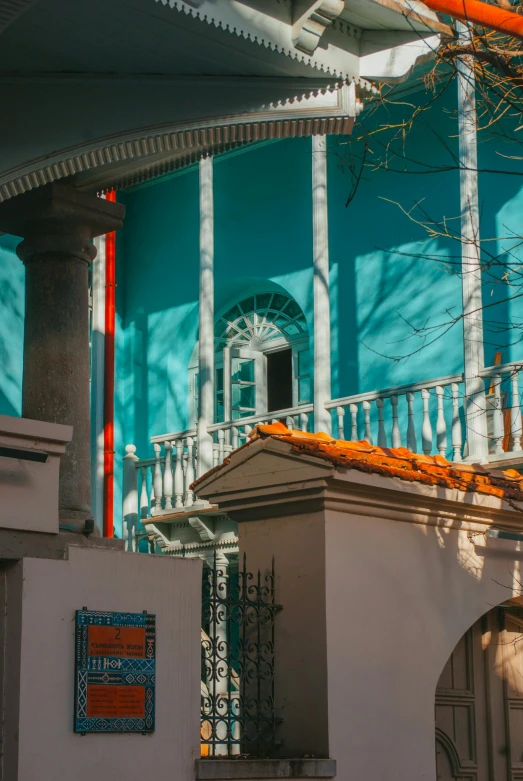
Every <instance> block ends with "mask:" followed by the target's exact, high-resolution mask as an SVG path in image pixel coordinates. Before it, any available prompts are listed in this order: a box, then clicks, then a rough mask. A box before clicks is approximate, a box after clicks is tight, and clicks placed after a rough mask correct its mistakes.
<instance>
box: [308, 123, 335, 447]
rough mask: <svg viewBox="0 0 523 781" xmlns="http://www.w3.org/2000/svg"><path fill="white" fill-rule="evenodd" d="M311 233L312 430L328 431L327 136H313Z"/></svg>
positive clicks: (329, 389) (329, 332) (329, 427)
mask: <svg viewBox="0 0 523 781" xmlns="http://www.w3.org/2000/svg"><path fill="white" fill-rule="evenodd" d="M312 221H313V222H312V233H313V247H314V249H313V255H314V431H316V432H317V431H325V432H327V434H330V433H331V417H330V413H329V412H328V411H327V410H326V409H325V402H326V401H330V398H331V325H330V299H329V217H328V206H327V137H326V136H313V137H312Z"/></svg>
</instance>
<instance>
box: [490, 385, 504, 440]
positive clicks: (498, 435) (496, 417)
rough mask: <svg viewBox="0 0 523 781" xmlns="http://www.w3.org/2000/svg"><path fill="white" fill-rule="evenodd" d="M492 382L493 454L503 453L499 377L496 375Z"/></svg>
mask: <svg viewBox="0 0 523 781" xmlns="http://www.w3.org/2000/svg"><path fill="white" fill-rule="evenodd" d="M493 381H494V410H493V416H492V417H493V420H492V438H493V440H494V441H493V445H494V453H496V454H497V453H502V452H503V410H502V409H501V375H500V374H496V375H495V376H494V377H493Z"/></svg>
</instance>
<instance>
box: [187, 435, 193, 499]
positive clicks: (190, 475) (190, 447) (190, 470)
mask: <svg viewBox="0 0 523 781" xmlns="http://www.w3.org/2000/svg"><path fill="white" fill-rule="evenodd" d="M192 483H194V439H193V438H192V437H187V471H186V473H185V506H186V507H190V506H191V505H192V504H193V502H194V493H193V492H192V491H191V485H192Z"/></svg>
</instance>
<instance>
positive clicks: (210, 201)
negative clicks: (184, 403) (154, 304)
mask: <svg viewBox="0 0 523 781" xmlns="http://www.w3.org/2000/svg"><path fill="white" fill-rule="evenodd" d="M199 318H200V334H199V369H198V382H199V394H198V464H197V471H198V475H197V476H198V477H199V476H200V475H203V474H204V473H205V472H207V470H209V469H212V466H213V460H212V436H211V434H209V433H208V432H207V426H209V425H210V424H211V423H212V422H213V419H214V198H213V162H212V157H204V158H202V159H201V160H200V302H199Z"/></svg>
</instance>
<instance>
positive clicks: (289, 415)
mask: <svg viewBox="0 0 523 781" xmlns="http://www.w3.org/2000/svg"><path fill="white" fill-rule="evenodd" d="M481 378H482V380H483V383H482V384H481V383H480V385H479V390H476V391H475V392H474V394H472V395H470V392H469V395H467V394H466V388H465V384H466V383H465V378H464V376H463V375H462V374H455V375H452V376H447V377H438V378H436V379H432V380H427V381H424V382H417V383H413V384H410V385H402V386H399V387H395V388H386V389H383V390H377V391H372V392H368V393H359V394H356V395H354V396H346V397H344V398H340V399H333V400H332V401H329V402H327V403H326V404H325V409H326V410H327V411H328V412H329V414H330V416H331V422H332V433H333V436H334V437H335V438H337V439H347V440H350V441H358V440H362V439H364V440H367V441H368V442H370V443H372V444H375V445H378V446H380V447H393V448H397V447H406V448H407V449H408V450H410V451H412V452H416V453H423V454H425V455H436V454H439V455H441V456H443V457H444V458H446V459H448V460H449V461H455V462H461V461H466V462H474V463H477V462H488V463H489V464H490V465H491V466H492V465H498V466H499V467H500V468H501V469H505V468H510V467H512V468H513V467H518V466H520V465H522V464H523V450H522V445H521V438H522V423H521V401H522V395H521V390H520V382H521V381H522V379H523V363H517V362H514V363H508V364H504V365H502V366H491V367H488V368H486V369H484V370H483V371H482V372H481ZM482 386H483V387H482ZM313 412H314V409H313V405H312V404H308V405H303V406H300V407H295V408H291V409H285V410H280V411H279V412H273V413H270V415H267V413H265V414H263V415H252V416H250V417H243V418H238V419H236V420H230V421H228V422H226V423H214V424H213V425H211V426H209V427H208V432H209V433H210V434H211V435H212V439H213V445H212V449H213V464H214V466H216V465H218V464H221V463H223V461H224V460H225V459H226V458H227V456H228V455H229V453H231V452H232V451H233V450H235V449H236V448H238V447H241V445H242V444H244V443H245V442H246V441H247V439H248V438H249V435H250V433H251V431H252V430H253V428H254V427H255V426H256V425H257V424H258V423H269V422H274V421H281V422H282V423H285V425H286V426H287V427H288V428H291V429H300V430H302V431H313V429H314V415H313ZM470 434H473V435H474V436H470ZM469 440H470V441H471V442H474V441H475V442H476V443H477V442H478V440H479V442H480V446H481V442H482V441H483V442H484V445H483V447H482V451H483V452H482V453H481V452H479V453H478V452H473V451H472V450H471V448H470V447H469ZM151 443H152V446H153V450H154V457H153V458H147V459H139V458H138V457H137V455H136V448H135V447H134V445H128V446H127V448H126V450H127V454H126V456H125V458H124V465H125V469H124V507H123V515H124V526H126V525H127V527H128V529H132V527H133V526H135V521H136V520H137V519H140V520H141V522H142V524H143V523H144V521H146V520H147V519H150V521H151V522H152V521H153V520H154V521H156V522H168V521H175V520H176V519H177V518H179V519H180V520H181V519H182V518H188V517H190V516H191V515H197V514H200V513H202V515H206V514H207V515H209V516H210V517H212V514H213V509H212V508H210V507H204V506H203V504H202V503H201V502H199V501H198V498H197V497H195V495H194V493H193V492H192V490H191V485H192V483H193V481H194V480H195V478H196V465H197V449H198V438H197V433H196V430H194V429H193V430H188V431H178V432H169V433H166V434H160V435H156V436H153V437H151ZM207 528H208V537H209V542H212V539H211V538H213V532H212V530H210V527H207Z"/></svg>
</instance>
